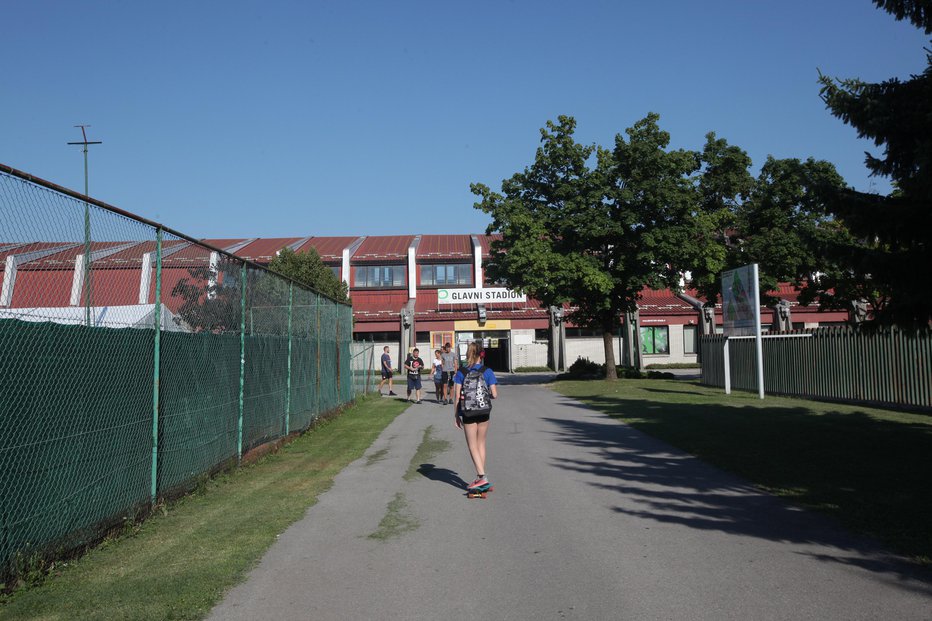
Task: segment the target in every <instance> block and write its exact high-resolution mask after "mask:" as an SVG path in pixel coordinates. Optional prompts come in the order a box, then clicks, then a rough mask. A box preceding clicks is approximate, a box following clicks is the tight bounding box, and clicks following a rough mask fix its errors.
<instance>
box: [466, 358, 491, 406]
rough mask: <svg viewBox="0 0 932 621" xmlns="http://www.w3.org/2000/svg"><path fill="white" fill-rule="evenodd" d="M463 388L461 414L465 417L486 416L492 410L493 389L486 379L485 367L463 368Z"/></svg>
mask: <svg viewBox="0 0 932 621" xmlns="http://www.w3.org/2000/svg"><path fill="white" fill-rule="evenodd" d="M463 373H464V378H463V388H462V390H461V391H460V414H461V415H462V416H463V418H473V417H476V416H484V415H487V414H489V413H490V412H491V411H492V391H491V390H489V384H488V383H487V382H486V381H485V367H484V366H481V367H479V368H478V369H463Z"/></svg>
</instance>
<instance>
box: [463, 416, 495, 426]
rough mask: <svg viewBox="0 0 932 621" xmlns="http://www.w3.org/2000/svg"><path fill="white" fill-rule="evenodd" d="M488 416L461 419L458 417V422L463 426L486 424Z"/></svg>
mask: <svg viewBox="0 0 932 621" xmlns="http://www.w3.org/2000/svg"><path fill="white" fill-rule="evenodd" d="M489 416H490V415H489V414H480V415H479V416H470V417H469V418H463V417H462V416H460V420H461V421H463V424H464V425H472V424H474V423H487V422H489Z"/></svg>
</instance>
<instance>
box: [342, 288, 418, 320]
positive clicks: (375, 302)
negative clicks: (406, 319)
mask: <svg viewBox="0 0 932 621" xmlns="http://www.w3.org/2000/svg"><path fill="white" fill-rule="evenodd" d="M351 301H352V303H353V317H354V318H356V319H357V320H359V321H376V320H378V321H386V320H389V319H398V318H399V313H400V312H401V309H402V308H403V307H404V305H405V304H407V303H408V292H407V291H402V290H398V289H394V290H388V291H353V293H352V296H351Z"/></svg>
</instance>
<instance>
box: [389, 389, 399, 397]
mask: <svg viewBox="0 0 932 621" xmlns="http://www.w3.org/2000/svg"><path fill="white" fill-rule="evenodd" d="M388 396H389V397H397V396H398V395H397V394H396V393H394V392H392V391H390V390H389V391H388Z"/></svg>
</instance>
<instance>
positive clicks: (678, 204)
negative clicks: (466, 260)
mask: <svg viewBox="0 0 932 621" xmlns="http://www.w3.org/2000/svg"><path fill="white" fill-rule="evenodd" d="M658 120H659V116H658V115H656V114H649V115H648V116H647V117H645V118H644V119H642V120H640V121H638V122H637V123H635V125H634V126H632V127H631V128H629V129H627V130H626V131H625V134H626V136H627V137H625V136H621V135H619V136H617V137H616V139H615V145H614V148H613V149H611V150H609V149H604V148H598V147H596V146H594V145H582V144H579V143H577V142H576V141H575V139H574V132H575V128H576V121H575V119H573V118H572V117H568V116H560V117H558V119H557V122H556V123H554V122H552V121H548V123H547V125H546V127H545V128H543V129H541V145H540V147H539V148H538V149H537V153H536V156H535V158H534V162H533V163H532V164H531V165H530V166H528V167H527V168H525V169H524V171H523V172H519V173H516V174H515V175H513V176H512V177H511V178H509V179H506V180H505V181H503V182H502V191H501V193H498V192H493V191H492V190H491V189H490V188H488V187H487V186H485V185H484V184H481V183H476V184H473V185H472V186H471V189H472V191H473V193H474V194H476V195H477V196H478V197H479V198H480V200H479V201H478V202H477V203H476V205H475V206H476V208H478V209H481V210H482V211H484V212H486V213H488V214H489V215H491V217H492V224H491V225H490V226H489V228H488V232H489V233H500V234H501V235H502V239H501V241H500V242H497V243H496V244H494V245H493V248H492V250H493V253H492V257H491V258H490V261H489V264H488V266H487V271H488V275H489V277H490V278H491V279H494V280H497V281H501V282H504V283H505V284H507V285H509V286H511V287H513V288H515V289H518V290H520V291H524V292H526V293H528V294H530V295H531V296H533V297H535V298H537V299H538V300H540V301H542V302H543V303H544V304H546V305H557V304H562V303H564V302H568V303H569V304H570V305H571V306H573V307H574V308H575V310H574V312H573V314H572V316H571V319H572V321H573V322H574V323H576V324H577V325H581V326H586V327H592V328H596V329H599V330H601V331H602V333H603V335H604V336H603V341H604V343H605V359H606V377H608V378H610V379H612V378H615V377H616V371H615V359H614V350H613V347H612V345H613V335H614V334H615V333H616V331H617V329H618V327H619V325H620V320H621V317H622V315H623V314H625V313H627V312H631V311H633V310H635V309H636V307H637V301H638V299H639V297H640V295H641V291H642V290H643V289H644V287H664V286H671V287H676V286H678V283H679V279H680V272H681V270H682V267H683V265H684V264H685V263H687V262H688V261H689V260H690V259H692V258H695V257H696V256H699V255H700V254H701V248H700V246H699V245H698V242H697V235H696V219H695V216H696V212H697V208H698V207H697V205H698V193H697V189H696V188H697V186H696V184H695V181H694V179H693V177H692V176H693V174H694V173H696V172H697V171H698V170H699V168H700V165H701V161H700V155H699V154H698V153H697V152H694V151H686V150H675V151H672V150H668V149H667V147H668V146H669V142H670V136H669V134H668V133H667V132H665V131H662V130H661V129H660V127H659V126H658Z"/></svg>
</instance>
